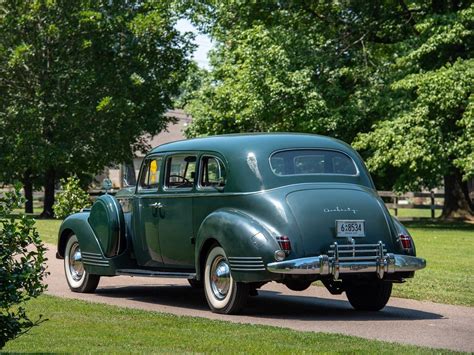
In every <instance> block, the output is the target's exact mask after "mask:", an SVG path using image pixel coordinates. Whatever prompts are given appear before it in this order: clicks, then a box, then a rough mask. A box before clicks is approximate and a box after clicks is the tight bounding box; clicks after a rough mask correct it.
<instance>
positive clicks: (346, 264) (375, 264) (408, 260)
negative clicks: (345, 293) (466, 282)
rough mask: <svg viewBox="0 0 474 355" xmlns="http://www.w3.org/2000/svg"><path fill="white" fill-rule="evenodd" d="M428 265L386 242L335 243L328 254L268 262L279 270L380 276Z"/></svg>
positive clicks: (300, 273) (274, 270) (269, 268)
mask: <svg viewBox="0 0 474 355" xmlns="http://www.w3.org/2000/svg"><path fill="white" fill-rule="evenodd" d="M425 266H426V260H425V259H422V258H417V257H414V256H409V255H401V254H392V253H387V249H385V245H384V244H383V243H382V242H381V241H380V242H378V243H377V244H349V245H346V244H344V245H339V244H337V242H335V243H334V244H331V246H330V250H329V251H328V255H320V256H313V257H308V258H300V259H293V260H285V261H279V262H274V263H269V264H267V270H268V271H270V272H273V273H277V274H292V275H314V274H320V275H333V277H334V279H335V280H337V279H338V278H339V275H340V274H351V273H352V274H354V273H370V272H375V273H377V276H378V278H379V279H382V278H383V276H384V274H385V273H387V274H392V273H394V272H404V271H416V270H420V269H423V268H424V267H425Z"/></svg>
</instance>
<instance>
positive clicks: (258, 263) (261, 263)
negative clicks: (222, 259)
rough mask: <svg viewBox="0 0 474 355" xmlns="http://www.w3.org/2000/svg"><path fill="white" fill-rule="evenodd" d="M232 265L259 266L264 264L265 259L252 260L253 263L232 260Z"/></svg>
mask: <svg viewBox="0 0 474 355" xmlns="http://www.w3.org/2000/svg"><path fill="white" fill-rule="evenodd" d="M229 264H230V265H235V266H241V267H250V266H252V265H257V266H260V265H262V266H263V265H264V264H263V261H261V262H256V263H254V262H251V263H244V262H232V263H229Z"/></svg>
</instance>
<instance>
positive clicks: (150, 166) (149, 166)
mask: <svg viewBox="0 0 474 355" xmlns="http://www.w3.org/2000/svg"><path fill="white" fill-rule="evenodd" d="M160 169H161V157H157V158H152V159H147V160H146V161H145V163H144V164H143V167H142V172H141V174H140V183H139V184H138V188H139V190H157V189H158V186H159V185H160Z"/></svg>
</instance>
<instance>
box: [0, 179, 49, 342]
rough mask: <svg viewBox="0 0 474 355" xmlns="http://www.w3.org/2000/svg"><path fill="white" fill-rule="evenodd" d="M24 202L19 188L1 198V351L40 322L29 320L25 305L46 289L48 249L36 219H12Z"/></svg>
mask: <svg viewBox="0 0 474 355" xmlns="http://www.w3.org/2000/svg"><path fill="white" fill-rule="evenodd" d="M23 203H24V201H23V198H22V196H21V194H20V191H19V187H17V188H16V189H15V190H14V191H11V192H6V193H5V194H4V196H2V197H0V349H1V348H3V346H4V345H5V343H6V342H7V341H8V340H11V339H14V338H16V337H17V336H19V335H21V334H23V333H25V332H26V331H28V330H29V329H30V328H31V327H33V326H35V325H37V324H38V323H39V322H41V319H38V320H32V319H30V318H29V317H28V315H27V314H26V312H25V309H24V307H23V304H24V302H26V301H28V300H29V299H31V298H32V297H38V296H39V295H40V294H41V293H42V292H43V291H44V289H45V288H46V286H45V285H44V284H43V281H44V277H45V276H46V272H45V265H44V262H45V261H46V259H45V251H46V249H45V247H44V245H43V243H42V241H41V239H40V236H39V234H38V232H37V231H36V229H35V227H34V224H35V222H34V220H33V219H31V218H29V217H27V216H25V215H22V216H21V217H20V218H13V217H11V216H10V215H11V214H12V212H13V210H14V209H16V208H21V206H22V204H23Z"/></svg>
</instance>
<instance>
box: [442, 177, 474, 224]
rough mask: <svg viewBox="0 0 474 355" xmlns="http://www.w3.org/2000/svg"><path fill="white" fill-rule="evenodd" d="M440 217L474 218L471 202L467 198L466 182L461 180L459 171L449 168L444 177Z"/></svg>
mask: <svg viewBox="0 0 474 355" xmlns="http://www.w3.org/2000/svg"><path fill="white" fill-rule="evenodd" d="M441 219H468V220H474V213H473V204H472V202H471V199H470V198H469V191H468V189H467V183H466V182H465V181H462V175H461V172H460V171H459V170H458V169H451V171H450V174H449V175H446V176H445V177H444V205H443V213H442V214H441Z"/></svg>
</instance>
